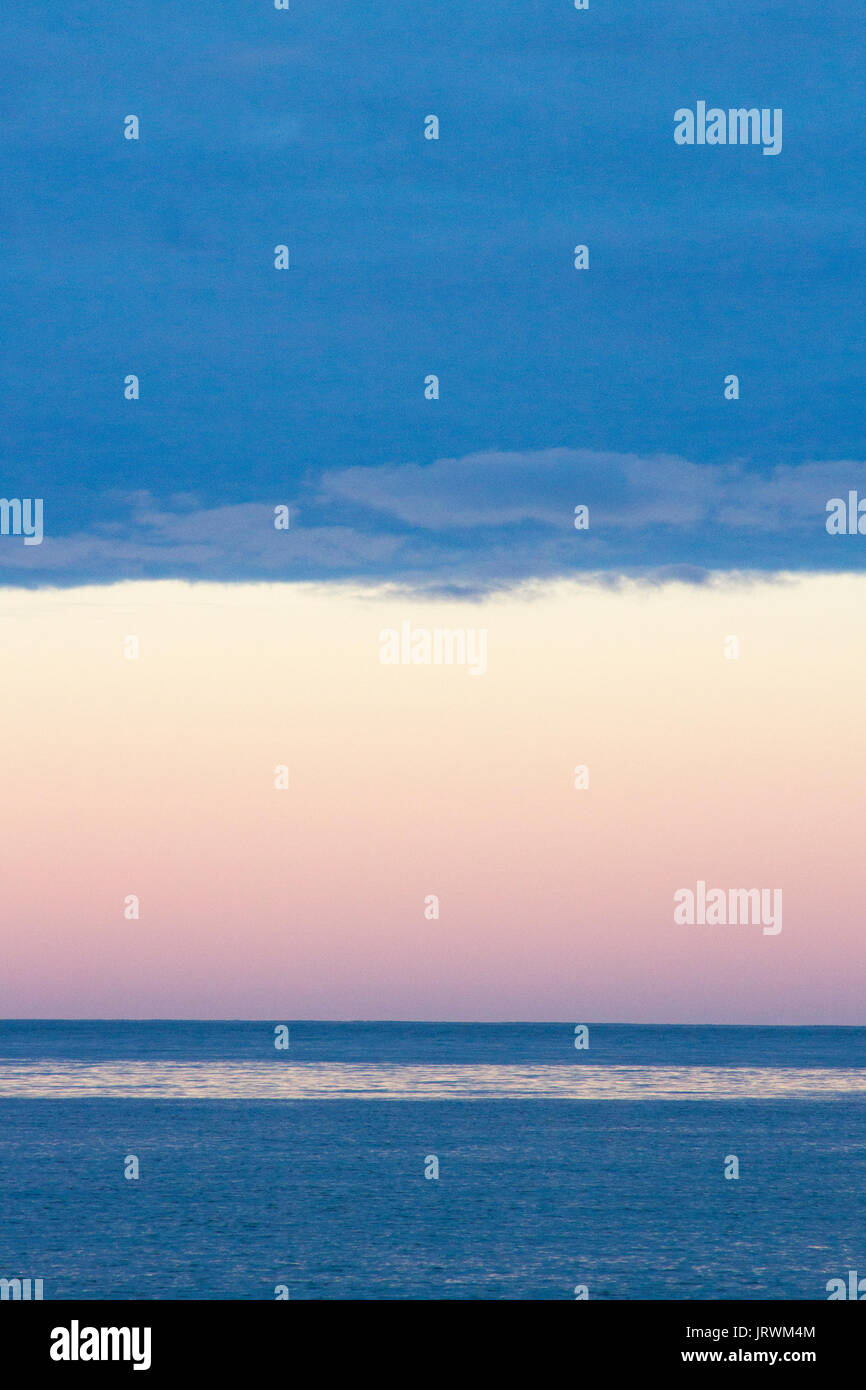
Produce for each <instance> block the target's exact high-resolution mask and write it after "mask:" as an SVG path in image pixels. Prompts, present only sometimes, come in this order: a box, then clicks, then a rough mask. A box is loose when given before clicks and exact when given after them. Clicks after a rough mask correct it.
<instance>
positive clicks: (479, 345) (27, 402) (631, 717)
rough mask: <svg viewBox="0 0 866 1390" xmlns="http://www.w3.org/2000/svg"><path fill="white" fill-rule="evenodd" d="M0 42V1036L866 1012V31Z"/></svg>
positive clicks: (234, 10) (479, 24)
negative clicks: (768, 139) (284, 1021)
mask: <svg viewBox="0 0 866 1390" xmlns="http://www.w3.org/2000/svg"><path fill="white" fill-rule="evenodd" d="M0 33H2V38H3V42H2V45H0V53H2V57H0V66H2V79H3V80H2V81H0V129H2V140H0V187H2V189H3V198H2V206H0V230H2V263H3V275H2V288H0V325H2V333H3V351H2V353H0V395H2V398H3V402H4V407H5V408H4V437H3V448H2V458H3V466H2V474H0V495H2V497H4V498H6V499H16V498H17V499H36V498H38V499H41V500H42V503H43V528H44V536H43V539H42V541H41V543H40V544H32V545H28V544H25V543H24V538H23V536H21V535H15V534H10V535H0V634H2V639H0V640H2V644H3V646H2V650H3V656H4V681H3V683H2V690H0V706H2V710H3V716H2V717H3V720H4V732H5V735H6V737H5V738H4V765H5V784H6V792H7V794H6V795H5V796H4V798H3V805H2V814H0V825H2V835H0V859H2V860H3V861H4V878H3V882H4V899H5V904H4V910H3V919H4V922H5V928H6V929H5V931H4V942H3V946H4V957H5V968H4V971H3V972H2V976H0V1013H5V1014H7V1015H12V1016H25V1017H26V1016H64V1017H77V1016H81V1017H88V1016H93V1017H158V1016H159V1017H178V1016H186V1017H209V1016H213V1017H271V1016H274V1017H276V1018H281V1017H319V1018H353V1017H364V1018H401V1017H402V1018H421V1019H423V1018H429V1019H436V1018H441V1019H448V1018H458V1019H459V1018H464V1019H478V1020H482V1019H505V1018H513V1019H529V1018H538V1019H571V1018H573V1019H574V1020H575V1021H582V1020H584V1019H589V1020H593V1021H594V1020H602V1019H607V1020H611V1021H614V1020H618V1021H633V1022H650V1021H653V1022H697V1023H700V1022H705V1023H710V1022H714V1023H723V1022H753V1023H774V1022H778V1023H781V1022H786V1023H800V1022H810V1023H820V1022H825V1023H863V1022H864V1021H866V1020H864V1016H863V1004H862V1000H863V997H864V992H863V983H864V981H863V964H862V961H863V954H862V949H861V948H860V946H859V945H858V930H859V928H858V923H859V921H860V919H861V918H862V911H861V904H862V888H863V883H862V871H861V869H860V868H859V867H858V864H859V860H860V859H862V855H861V854H860V846H859V843H858V840H857V831H856V826H857V823H858V820H862V811H863V805H862V800H863V795H862V790H861V788H862V786H863V780H864V779H863V775H862V769H863V756H864V751H866V750H864V739H863V732H862V719H861V717H860V712H861V710H862V708H863V690H862V681H863V676H862V668H863V662H862V634H863V621H862V613H863V611H864V597H866V588H864V586H866V578H864V576H863V551H862V547H864V546H866V535H860V534H850V535H849V534H843V535H834V534H829V533H828V530H827V526H826V520H827V504H828V502H829V501H830V500H831V499H833V498H843V499H847V498H848V496H849V493H857V491H858V489H862V492H863V495H864V498H866V470H864V442H863V430H862V409H861V402H862V398H863V388H864V375H866V373H864V346H863V342H864V340H863V332H862V303H863V288H864V286H863V275H864V272H863V266H864V251H866V236H864V218H866V213H864V205H863V197H862V174H861V170H862V167H863V159H864V154H866V151H864V134H863V124H862V116H861V108H862V90H861V89H862V68H863V57H864V51H863V50H864V44H863V39H864V19H863V16H862V14H861V13H860V12H859V10H857V8H856V7H855V6H853V5H851V4H849V3H848V2H847V0H844V2H843V0H828V2H827V3H823V4H821V5H820V6H802V5H799V4H793V3H782V0H765V3H762V4H761V5H760V6H755V5H754V3H752V0H728V3H726V4H724V5H709V4H707V5H695V4H694V3H693V0H670V3H667V4H665V5H663V6H660V5H651V4H648V3H638V0H622V3H614V0H590V7H589V8H588V9H587V10H585V11H577V10H575V8H574V6H573V5H572V4H570V3H568V0H475V2H474V3H473V4H472V5H464V4H462V3H460V4H458V3H457V2H456V0H439V2H438V3H437V2H436V0H431V3H426V4H423V3H422V4H419V3H417V0H413V2H412V3H409V0H364V2H363V3H362V2H361V0H328V3H327V4H325V3H320V2H319V0H291V7H290V10H289V11H287V12H286V11H277V10H276V9H275V8H274V6H273V4H272V3H271V2H270V0H244V3H238V2H237V0H209V2H208V3H199V4H196V5H179V4H177V3H176V0H152V2H151V3H150V4H149V5H148V6H147V7H146V9H145V10H143V11H140V10H138V9H136V8H135V7H133V8H130V7H126V6H122V5H117V4H115V3H108V0H68V2H67V3H65V4H64V5H62V6H58V5H51V6H49V5H47V4H44V3H39V0H28V3H27V4H24V5H21V6H16V7H15V8H14V10H12V12H10V13H8V14H6V15H4V16H3V19H2V21H0ZM700 101H706V103H707V105H708V106H714V105H717V106H718V107H721V108H723V109H728V108H737V107H747V108H748V107H756V108H759V109H763V108H769V109H773V110H776V109H780V110H781V111H782V113H783V142H782V148H781V150H780V152H779V153H778V155H775V156H773V157H765V155H764V153H763V152H762V149H761V148H760V147H755V146H751V145H750V146H739V145H726V146H723V147H722V146H709V145H704V146H697V145H696V146H683V145H679V144H677V143H676V142H675V140H674V129H675V112H676V111H677V110H679V109H681V108H692V109H695V108H696V106H697V103H698V102H700ZM130 115H135V116H137V118H138V122H139V138H138V139H137V140H128V139H126V138H125V137H124V128H125V125H126V123H127V118H128V117H129V116H130ZM431 115H435V116H436V117H437V118H438V121H439V138H438V139H437V140H428V139H425V137H424V131H425V125H428V124H429V120H428V118H429V117H430V116H431ZM283 245H284V246H286V247H287V248H288V251H289V266H288V269H285V270H283V269H277V268H276V267H275V249H276V248H277V247H279V246H283ZM578 245H581V246H586V247H587V248H588V257H589V265H588V268H586V269H576V268H575V264H574V260H575V256H574V252H575V248H576V246H578ZM731 374H733V375H735V376H736V377H737V379H738V384H739V395H738V397H737V398H736V399H728V398H727V397H726V389H725V388H726V379H728V378H729V377H730V376H731ZM130 375H134V376H135V377H136V378H137V379H138V398H137V399H128V398H127V394H126V387H127V383H128V379H129V377H130ZM431 375H435V376H436V378H437V379H438V397H436V398H432V399H431V398H428V397H429V395H430V394H431V393H430V391H429V390H428V389H427V387H428V384H429V378H430V376H431ZM855 504H856V498H855ZM577 507H586V508H588V513H587V516H588V526H586V527H585V528H580V529H578V528H577V527H576V526H575V509H576V508H577ZM278 508H288V513H287V515H288V519H289V524H288V526H287V527H285V528H279V529H278V528H277V527H276V526H275V517H276V510H275V509H278ZM404 624H408V627H409V629H410V632H416V631H420V632H422V633H430V634H432V633H434V632H435V630H437V629H442V628H447V629H449V630H451V631H454V630H457V629H459V630H461V631H463V632H465V633H467V634H474V636H475V638H478V635H479V634H480V633H482V632H483V633H484V634H485V637H484V642H485V649H484V650H485V659H484V670H483V671H482V670H480V669H478V670H477V671H476V672H475V673H474V674H473V672H472V671H471V669H470V668H469V666H468V665H466V664H464V665H460V664H457V665H454V666H441V665H436V664H425V663H421V662H415V661H412V659H411V656H410V659H409V661H408V662H407V663H402V662H398V663H397V664H395V665H390V664H384V663H383V662H382V660H381V659H380V657H381V653H382V636H381V634H382V633H383V632H385V631H392V632H394V633H396V634H398V638H397V641H398V648H399V649H400V651H401V652H403V653H404V647H405V641H404V639H403V638H402V637H401V636H400V634H402V633H403V632H404ZM129 636H135V637H137V638H138V639H139V643H140V651H139V655H138V656H137V657H133V658H131V659H129V658H128V657H127V656H126V655H125V654H124V643H125V641H126V638H127V637H129ZM731 639H736V640H735V643H734V646H735V647H736V651H732V650H731ZM409 640H410V646H411V640H412V639H411V638H410V639H409ZM479 640H480V639H479ZM401 643H402V644H403V645H401ZM404 654H405V653H404ZM278 766H285V767H287V768H288V780H289V785H288V788H287V789H285V790H277V789H276V788H275V786H274V776H275V772H274V769H275V768H277V767H278ZM577 766H586V767H587V768H588V769H589V785H588V786H587V787H586V788H577V787H575V785H574V782H575V767H577ZM699 882H705V883H707V884H708V885H709V886H711V887H712V886H715V887H719V888H722V889H724V890H726V891H727V890H729V889H731V890H736V889H747V888H751V887H761V888H766V889H768V890H770V889H773V890H775V889H777V888H779V889H780V890H781V891H782V893H783V898H784V923H783V927H782V929H781V931H779V932H778V933H777V934H765V932H764V931H763V929H762V926H761V924H760V923H759V924H757V925H755V924H749V925H736V926H734V925H730V924H728V925H725V926H721V925H715V926H706V925H704V926H701V925H697V924H696V925H684V924H679V923H676V922H675V921H674V920H673V915H672V914H673V894H674V893H675V892H676V891H677V890H678V889H684V888H694V889H695V891H696V892H697V884H698V883H699ZM128 895H136V896H137V897H138V898H139V899H140V908H141V914H140V917H139V918H138V919H134V918H133V919H129V918H127V917H125V916H124V902H125V900H126V898H127V896H128ZM428 895H436V896H437V897H438V898H439V900H440V916H439V917H438V918H429V917H425V915H424V904H425V898H426V897H427V896H428Z"/></svg>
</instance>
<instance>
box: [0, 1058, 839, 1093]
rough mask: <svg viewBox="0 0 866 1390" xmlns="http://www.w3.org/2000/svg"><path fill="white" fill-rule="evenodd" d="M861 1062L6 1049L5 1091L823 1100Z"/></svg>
mask: <svg viewBox="0 0 866 1390" xmlns="http://www.w3.org/2000/svg"><path fill="white" fill-rule="evenodd" d="M864 1093H866V1070H864V1069H861V1068H857V1069H854V1068H848V1069H845V1068H840V1067H833V1068H821V1067H808V1068H799V1069H798V1068H792V1067H736V1066H725V1067H703V1066H670V1067H662V1066H659V1067H656V1066H593V1065H590V1064H571V1065H569V1066H547V1065H544V1066H542V1065H537V1066H512V1065H476V1064H471V1063H468V1064H459V1065H452V1066H447V1065H446V1066H442V1065H435V1066H434V1065H431V1066H426V1065H421V1066H419V1065H408V1064H382V1063H372V1064H369V1065H364V1064H359V1063H339V1062H268V1063H260V1062H213V1061H208V1062H172V1061H152V1062H141V1061H137V1062H118V1061H114V1062H98V1063H81V1062H59V1061H55V1060H53V1059H46V1060H45V1061H42V1062H39V1063H38V1064H33V1063H21V1062H17V1061H3V1060H2V1059H0V1098H4V1099H8V1098H12V1097H17V1098H27V1099H35V1100H38V1099H45V1100H63V1099H81V1098H87V1097H94V1098H96V1097H100V1098H110V1097H118V1098H121V1097H122V1098H127V1099H139V1100H148V1099H153V1100H168V1099H176V1100H534V1099H537V1100H785V1099H789V1100H824V1099H833V1098H835V1097H844V1096H862V1095H863V1094H864Z"/></svg>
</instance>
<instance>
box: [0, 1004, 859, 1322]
mask: <svg viewBox="0 0 866 1390" xmlns="http://www.w3.org/2000/svg"><path fill="white" fill-rule="evenodd" d="M285 1022H286V1023H287V1024H288V1026H289V1029H290V1045H289V1048H288V1049H287V1050H286V1051H277V1050H276V1049H275V1047H274V1025H273V1024H267V1023H246V1022H243V1023H189V1022H180V1023H174V1022H156V1023H101V1022H96V1023H94V1022H80V1023H79V1022H74V1023H69V1022H56V1021H45V1020H39V1021H35V1022H28V1021H14V1022H7V1023H2V1024H0V1277H3V1276H5V1277H14V1276H21V1277H31V1278H41V1279H43V1280H44V1290H45V1297H46V1298H111V1299H127V1298H232V1299H236V1298H238V1299H270V1298H273V1297H274V1290H275V1286H276V1285H278V1284H284V1285H286V1286H287V1287H288V1289H289V1291H290V1295H291V1297H292V1298H293V1299H296V1298H320V1299H322V1298H473V1299H474V1298H519V1299H538V1298H565V1299H567V1298H571V1297H573V1296H574V1287H575V1285H577V1284H585V1285H588V1287H589V1293H590V1298H608V1299H609V1298H621V1299H625V1298H680V1299H709V1298H776V1299H786V1298H806V1299H823V1298H826V1296H827V1295H826V1288H825V1286H826V1283H827V1280H828V1279H830V1278H834V1277H837V1276H840V1275H841V1276H843V1277H844V1276H845V1275H846V1274H847V1271H848V1270H849V1269H858V1270H859V1271H860V1272H861V1274H866V1219H864V1218H866V1210H864V1207H866V1201H864V1197H863V1192H864V1187H866V1183H864V1178H866V1029H857V1028H700V1027H694V1028H692V1027H677V1028H673V1027H637V1026H635V1027H628V1026H621V1025H591V1026H590V1047H589V1049H588V1050H586V1051H577V1050H576V1049H575V1048H574V1045H573V1043H574V1039H573V1024H568V1023H563V1024H382V1023H375V1024H371V1023H357V1024H355V1023H340V1024H334V1023H309V1022H302V1023H292V1022H291V1021H290V1020H286V1021H285ZM130 1154H135V1155H137V1157H138V1159H139V1165H140V1177H139V1178H138V1179H137V1180H127V1179H125V1178H124V1161H125V1159H126V1156H127V1155H130ZM730 1154H735V1155H737V1157H738V1159H739V1164H740V1177H739V1179H738V1180H734V1181H728V1180H725V1178H724V1165H725V1160H726V1157H727V1156H728V1155H730ZM432 1155H435V1156H436V1157H437V1159H438V1162H439V1177H438V1179H437V1180H427V1179H425V1177H424V1171H425V1162H426V1161H427V1160H428V1158H429V1156H432ZM427 1166H428V1167H429V1164H428V1165H427Z"/></svg>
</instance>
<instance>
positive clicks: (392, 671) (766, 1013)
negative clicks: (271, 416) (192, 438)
mask: <svg viewBox="0 0 866 1390" xmlns="http://www.w3.org/2000/svg"><path fill="white" fill-rule="evenodd" d="M864 600H866V580H864V579H863V577H862V576H852V575H825V576H812V577H806V576H800V577H789V578H787V579H782V578H780V577H775V578H772V579H766V580H762V581H757V582H755V581H744V580H739V579H737V580H735V579H730V578H728V579H725V578H717V579H715V580H714V581H712V582H711V583H710V584H708V585H705V586H695V585H691V584H686V583H675V582H670V583H668V584H665V585H655V586H650V585H645V584H641V583H639V582H637V581H624V584H623V586H622V587H620V588H614V587H611V586H610V585H605V584H602V583H597V582H592V581H580V582H578V581H573V580H565V581H559V582H558V583H552V584H545V585H542V586H535V587H534V588H533V591H532V593H531V594H526V593H522V592H509V593H498V594H497V595H495V596H490V597H487V598H485V599H484V600H483V601H480V602H478V601H475V602H465V603H463V604H460V605H457V604H455V603H454V601H453V600H447V599H438V600H435V601H434V600H431V599H429V598H421V599H415V600H414V601H413V600H411V599H408V598H407V597H406V595H405V594H396V595H395V594H393V593H390V592H387V591H386V592H379V591H374V590H372V589H370V588H369V587H367V586H364V587H351V588H342V587H340V586H333V585H315V586H305V585H270V584H261V585H253V584H243V585H208V584H195V585H194V584H187V583H183V582H174V581H172V582H168V583H166V582H144V583H132V584H129V585H125V586H94V587H92V588H86V589H77V590H73V589H70V590H63V591H55V593H53V594H52V595H50V596H48V597H46V596H44V595H43V594H41V593H38V592H33V591H27V590H17V591H11V590H7V591H6V592H5V594H4V595H3V601H2V604H0V633H2V641H3V647H4V652H5V654H6V660H5V663H4V680H3V683H2V688H0V719H2V726H3V730H4V795H3V798H2V802H0V871H2V882H3V913H4V920H5V922H6V923H7V931H6V933H5V941H4V952H3V954H4V968H3V971H2V973H0V1014H3V1015H13V1016H19V1017H34V1016H44V1017H132V1018H135V1017H167V1018H172V1017H205V1018H207V1017H223V1018H226V1017H227V1018H246V1017H253V1018H269V1019H273V1020H275V1021H281V1020H285V1019H291V1018H346V1019H352V1018H416V1019H466V1020H485V1019H486V1020H494V1019H513V1020H524V1019H548V1020H573V1021H574V1022H575V1023H580V1022H586V1021H591V1022H592V1021H600V1020H607V1021H622V1022H658V1023H663V1022H683V1023H726V1022H727V1023H732V1022H733V1023H735V1022H739V1023H792V1024H793V1023H848V1024H856V1023H861V1024H862V1022H863V998H864V952H863V939H862V938H863V913H862V903H863V892H864V887H866V883H864V877H866V867H864V857H863V854H862V844H861V841H862V825H863V819H864V812H866V792H864V780H863V775H862V769H863V760H864V752H866V748H864V743H866V738H864V722H863V709H864V693H866V692H864V672H863V660H862V632H863V612H864ZM458 611H459V613H460V614H461V615H462V619H463V625H464V627H477V628H478V629H479V630H486V634H487V635H486V638H485V656H486V661H485V663H484V666H485V669H484V670H483V672H482V671H481V670H480V669H478V668H479V667H480V664H481V663H476V668H475V669H476V670H477V674H473V669H472V668H471V667H470V665H469V664H468V663H466V664H463V665H460V664H456V663H455V664H452V665H450V666H448V665H445V664H439V665H436V664H433V663H432V662H431V663H420V662H416V663H409V664H403V663H399V664H385V663H383V661H382V660H381V655H382V652H383V650H385V648H384V645H383V642H382V632H383V630H384V631H386V632H387V631H388V630H389V629H390V630H392V631H398V632H399V631H401V629H402V626H403V624H404V623H407V624H409V627H410V630H411V631H412V632H413V633H415V634H417V633H419V632H422V631H423V630H424V629H430V630H433V631H435V629H436V628H437V627H441V626H446V625H447V626H449V627H451V628H452V630H453V626H454V619H455V616H456V613H457V612H458ZM132 636H134V637H136V638H137V639H138V652H139V654H138V656H137V657H134V658H128V657H127V656H126V655H125V652H126V651H127V639H128V638H129V637H132ZM731 637H736V638H737V639H738V655H737V656H736V657H732V656H730V655H729V654H728V653H729V652H730V651H731V646H730V638H731ZM852 639H853V640H852ZM281 768H285V769H287V778H285V777H284V779H283V780H287V782H288V785H287V786H286V787H285V788H282V787H278V786H277V785H276V783H277V781H278V780H279V769H281ZM577 768H581V769H585V773H584V775H583V777H576V775H575V770H576V769H577ZM582 781H588V785H586V786H584V785H575V783H576V782H578V783H580V782H582ZM699 881H703V882H704V883H706V884H707V886H708V888H717V889H719V888H720V889H723V890H725V891H727V890H728V889H731V888H735V889H736V888H742V889H750V888H753V887H757V888H762V889H767V890H776V889H779V890H780V891H781V894H782V916H781V930H780V931H778V932H776V933H768V932H765V931H764V927H763V924H762V922H761V920H760V919H758V920H755V921H749V922H746V923H737V924H736V925H734V924H731V923H726V924H725V925H721V924H716V925H712V924H707V925H700V924H695V925H683V924H680V923H677V921H676V920H675V916H674V910H675V894H676V893H677V891H678V890H680V889H684V888H688V889H691V890H695V891H696V890H697V884H698V882H699ZM130 895H135V897H137V899H138V914H139V915H138V917H129V916H127V915H126V914H127V912H128V911H129V910H131V905H130V904H129V903H128V901H127V900H128V898H129V897H130ZM433 895H435V897H436V898H437V899H438V916H435V915H431V914H432V913H433V906H434V905H433V904H432V903H431V902H430V901H429V899H430V898H431V897H432V896H433ZM9 924H14V930H9Z"/></svg>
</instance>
